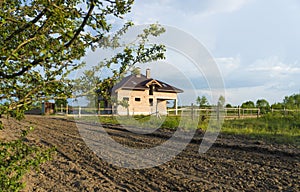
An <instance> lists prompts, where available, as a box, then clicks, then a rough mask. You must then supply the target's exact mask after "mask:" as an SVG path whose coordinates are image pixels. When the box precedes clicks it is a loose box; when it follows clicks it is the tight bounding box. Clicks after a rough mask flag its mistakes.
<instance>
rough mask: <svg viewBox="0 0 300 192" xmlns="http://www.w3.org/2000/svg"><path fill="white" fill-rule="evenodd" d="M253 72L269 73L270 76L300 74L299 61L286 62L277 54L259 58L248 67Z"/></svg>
mask: <svg viewBox="0 0 300 192" xmlns="http://www.w3.org/2000/svg"><path fill="white" fill-rule="evenodd" d="M248 70H249V71H253V72H261V73H268V76H270V77H277V78H279V77H280V78H281V77H288V76H290V75H294V74H299V75H300V67H299V66H297V62H295V63H294V64H289V63H284V62H283V61H281V60H280V58H279V57H277V56H272V57H268V58H265V59H259V60H257V61H256V62H254V64H253V65H251V66H250V67H249V69H248Z"/></svg>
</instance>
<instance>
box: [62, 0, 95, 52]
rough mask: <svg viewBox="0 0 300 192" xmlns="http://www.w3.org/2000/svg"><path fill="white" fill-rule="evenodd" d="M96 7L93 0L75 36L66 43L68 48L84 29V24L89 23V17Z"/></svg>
mask: <svg viewBox="0 0 300 192" xmlns="http://www.w3.org/2000/svg"><path fill="white" fill-rule="evenodd" d="M94 8H95V2H94V0H91V6H90V8H89V11H88V13H87V14H86V16H85V17H84V19H83V21H82V23H81V25H80V26H79V28H78V29H77V31H76V33H75V35H74V36H73V38H72V39H71V40H70V41H69V42H68V43H66V44H65V47H66V48H68V47H70V46H71V45H72V44H73V42H74V41H75V40H76V38H77V37H78V36H79V34H80V33H81V31H83V29H84V26H85V25H86V24H87V21H88V19H89V17H90V16H91V15H92V13H93V10H94Z"/></svg>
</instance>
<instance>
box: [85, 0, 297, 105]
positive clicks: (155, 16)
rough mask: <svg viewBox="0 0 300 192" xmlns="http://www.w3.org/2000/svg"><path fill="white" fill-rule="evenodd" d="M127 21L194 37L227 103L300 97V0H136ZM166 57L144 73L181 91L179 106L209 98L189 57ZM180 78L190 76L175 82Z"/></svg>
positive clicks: (202, 77) (175, 54) (278, 100)
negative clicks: (214, 70) (212, 67)
mask: <svg viewBox="0 0 300 192" xmlns="http://www.w3.org/2000/svg"><path fill="white" fill-rule="evenodd" d="M125 19H128V20H132V21H133V22H134V23H135V24H136V25H142V24H151V23H159V24H162V25H166V26H171V27H175V28H177V29H178V30H181V31H184V32H186V33H187V34H189V35H191V36H193V37H194V38H195V39H196V40H197V41H198V42H199V43H200V44H202V45H203V46H204V47H205V48H206V49H207V51H208V53H209V54H210V55H211V57H212V58H213V60H214V62H215V63H216V64H217V67H218V68H219V71H220V74H221V78H222V80H223V82H224V89H225V93H224V94H225V98H226V103H230V104H232V105H241V104H242V103H243V102H245V101H248V100H252V101H254V102H255V101H256V100H257V99H266V100H268V101H269V102H270V103H271V104H272V103H275V102H282V100H283V98H284V96H287V95H292V94H295V93H299V92H300V85H299V82H300V81H299V80H300V54H299V51H300V1H299V0H285V1H282V0H264V1H261V0H186V1H182V0H151V1H145V0H136V1H135V4H134V5H133V7H132V11H131V13H130V14H128V15H126V17H125ZM178 38H180V37H178ZM167 52H168V53H167V55H166V56H167V59H166V61H164V62H162V63H161V64H159V65H154V64H153V63H152V64H149V65H145V66H142V70H144V69H145V68H151V70H152V71H151V75H152V76H153V77H155V78H159V79H160V80H163V81H166V82H167V83H170V84H172V85H174V86H175V87H179V88H181V89H184V90H185V93H184V95H182V96H181V100H182V103H183V104H186V103H189V102H195V99H196V98H195V96H197V95H200V96H201V95H205V96H208V98H209V95H210V92H211V90H210V87H209V86H208V84H209V83H207V78H206V75H207V74H203V73H202V74H201V73H198V75H197V74H193V72H195V71H197V70H196V69H195V68H194V66H193V65H192V64H188V63H189V62H192V61H189V58H188V57H186V56H185V55H183V54H180V53H179V52H176V51H175V53H174V51H173V53H172V50H170V51H167ZM92 57H93V56H91V55H90V56H89V55H88V56H87V60H92V59H91V58H92ZM174 63H175V64H174ZM176 74H177V75H176ZM178 74H184V76H185V77H186V76H187V75H186V74H191V76H188V77H187V78H186V79H185V80H181V79H179V80H178V78H176V77H178ZM190 89H193V90H194V93H193V94H190V91H189V90H190Z"/></svg>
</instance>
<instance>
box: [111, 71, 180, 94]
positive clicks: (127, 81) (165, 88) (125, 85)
mask: <svg viewBox="0 0 300 192" xmlns="http://www.w3.org/2000/svg"><path fill="white" fill-rule="evenodd" d="M153 80H155V81H156V82H158V83H159V84H160V85H161V86H157V88H156V91H159V92H172V93H182V92H183V90H181V89H178V88H176V87H174V86H171V85H169V84H167V83H165V82H162V81H159V80H156V79H152V78H147V77H146V76H145V75H142V74H141V75H139V76H137V75H133V74H132V75H129V76H127V77H125V78H123V79H122V80H121V81H120V82H119V83H117V84H116V85H115V86H114V87H113V89H112V91H113V92H116V91H117V90H118V89H128V90H147V89H149V87H148V86H147V83H149V82H151V81H153Z"/></svg>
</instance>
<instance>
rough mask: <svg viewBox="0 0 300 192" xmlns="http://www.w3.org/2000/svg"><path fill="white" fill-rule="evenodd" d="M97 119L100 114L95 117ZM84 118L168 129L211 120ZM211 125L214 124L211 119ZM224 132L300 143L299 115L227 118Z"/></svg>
mask: <svg viewBox="0 0 300 192" xmlns="http://www.w3.org/2000/svg"><path fill="white" fill-rule="evenodd" d="M96 118H98V117H96ZM99 118H100V120H99V119H95V117H92V118H91V117H82V118H81V119H80V120H84V121H92V119H93V121H97V122H99V121H100V122H101V123H106V124H121V125H126V126H135V127H139V128H141V129H142V128H146V127H147V128H167V129H177V128H178V127H180V128H183V129H196V128H197V129H202V130H207V127H208V125H209V123H211V122H209V119H204V118H200V119H199V121H198V122H197V120H196V119H194V120H192V119H191V118H190V117H184V118H181V117H180V116H162V117H161V118H157V117H155V116H143V115H137V116H133V117H132V116H130V117H127V116H100V117H99ZM211 125H212V127H215V125H214V122H212V124H211ZM221 132H222V133H225V134H237V135H244V136H249V137H250V138H254V139H262V140H264V141H268V142H274V143H285V144H295V145H299V146H300V114H299V113H298V114H297V113H295V114H289V115H282V114H280V113H272V114H266V115H264V116H262V117H260V118H254V119H253V118H252V119H232V120H225V121H224V123H223V126H222V129H221Z"/></svg>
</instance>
